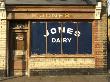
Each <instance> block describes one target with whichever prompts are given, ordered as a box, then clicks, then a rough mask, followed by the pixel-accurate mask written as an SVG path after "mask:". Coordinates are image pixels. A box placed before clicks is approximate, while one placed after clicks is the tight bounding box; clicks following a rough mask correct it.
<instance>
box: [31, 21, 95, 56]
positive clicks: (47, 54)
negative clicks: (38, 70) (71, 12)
mask: <svg viewBox="0 0 110 82" xmlns="http://www.w3.org/2000/svg"><path fill="white" fill-rule="evenodd" d="M54 21H55V22H56V20H53V21H50V20H49V21H48V20H44V21H42V20H41V21H36V20H35V22H54ZM32 22H33V21H31V23H32ZM57 22H62V23H63V22H74V20H72V21H68V20H63V21H60V20H57ZM75 22H91V23H92V29H91V30H93V23H94V21H93V20H78V21H75ZM46 26H47V25H46ZM30 27H31V24H30ZM30 30H31V28H30ZM30 36H31V33H30ZM93 38H94V37H93V31H92V53H91V54H77V53H76V54H63V53H61V54H55V55H53V54H49V53H47V50H46V54H42V55H32V54H30V55H31V57H61V58H62V57H80V58H82V57H87V58H88V57H94V56H95V55H94V54H93V51H94V48H93V45H94V42H93ZM30 44H31V42H30ZM30 52H31V47H30Z"/></svg>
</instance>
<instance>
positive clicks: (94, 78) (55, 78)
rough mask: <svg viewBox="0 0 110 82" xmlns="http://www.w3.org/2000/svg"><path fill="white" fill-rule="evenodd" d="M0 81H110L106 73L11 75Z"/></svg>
mask: <svg viewBox="0 0 110 82" xmlns="http://www.w3.org/2000/svg"><path fill="white" fill-rule="evenodd" d="M0 82H110V77H109V76H108V75H67V76H32V77H26V76H23V77H11V78H8V79H4V80H0Z"/></svg>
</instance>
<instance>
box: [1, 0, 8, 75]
mask: <svg viewBox="0 0 110 82" xmlns="http://www.w3.org/2000/svg"><path fill="white" fill-rule="evenodd" d="M6 34H7V28H6V10H5V4H4V3H3V2H0V76H5V75H6V60H7V59H6V52H7V46H6V40H7V38H6Z"/></svg>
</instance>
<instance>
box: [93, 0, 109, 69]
mask: <svg viewBox="0 0 110 82" xmlns="http://www.w3.org/2000/svg"><path fill="white" fill-rule="evenodd" d="M106 4H107V3H106V0H102V12H101V19H100V20H96V21H95V22H96V23H97V24H96V25H97V27H96V28H95V30H94V33H93V35H94V43H95V44H94V48H95V49H94V50H95V51H94V54H95V60H96V61H95V62H96V68H107V12H106V8H107V6H106Z"/></svg>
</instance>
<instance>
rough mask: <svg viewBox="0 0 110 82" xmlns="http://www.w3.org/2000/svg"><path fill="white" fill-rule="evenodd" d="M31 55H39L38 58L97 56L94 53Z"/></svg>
mask: <svg viewBox="0 0 110 82" xmlns="http://www.w3.org/2000/svg"><path fill="white" fill-rule="evenodd" d="M30 57H37V58H94V57H95V56H94V55H92V54H86V55H83V54H80V55H79V54H77V55H67V54H65V55H58V54H57V55H52V54H49V55H45V54H42V55H31V56H30Z"/></svg>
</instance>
